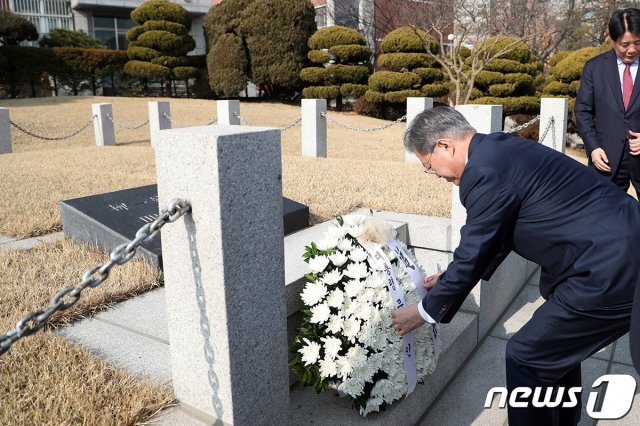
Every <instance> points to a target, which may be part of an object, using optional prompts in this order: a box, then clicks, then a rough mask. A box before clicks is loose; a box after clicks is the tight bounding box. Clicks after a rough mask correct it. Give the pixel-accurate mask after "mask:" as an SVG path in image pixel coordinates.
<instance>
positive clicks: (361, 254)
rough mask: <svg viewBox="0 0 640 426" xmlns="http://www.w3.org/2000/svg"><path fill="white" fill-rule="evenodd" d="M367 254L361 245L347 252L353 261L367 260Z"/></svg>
mask: <svg viewBox="0 0 640 426" xmlns="http://www.w3.org/2000/svg"><path fill="white" fill-rule="evenodd" d="M367 256H369V255H368V254H367V252H366V250H365V249H363V248H362V247H357V248H355V249H354V250H352V251H351V253H349V258H350V259H351V260H353V261H354V262H364V261H365V260H367Z"/></svg>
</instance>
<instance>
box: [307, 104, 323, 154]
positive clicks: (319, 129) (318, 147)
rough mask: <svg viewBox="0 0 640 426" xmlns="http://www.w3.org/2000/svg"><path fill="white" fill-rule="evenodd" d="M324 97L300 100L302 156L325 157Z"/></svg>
mask: <svg viewBox="0 0 640 426" xmlns="http://www.w3.org/2000/svg"><path fill="white" fill-rule="evenodd" d="M322 114H325V115H326V114H327V100H326V99H303V100H302V156H303V157H325V158H326V157H327V118H326V117H323V116H322Z"/></svg>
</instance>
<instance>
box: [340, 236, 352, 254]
mask: <svg viewBox="0 0 640 426" xmlns="http://www.w3.org/2000/svg"><path fill="white" fill-rule="evenodd" d="M338 249H340V250H342V251H343V252H347V251H351V250H353V243H352V242H351V240H350V239H349V238H344V239H342V240H340V241H338Z"/></svg>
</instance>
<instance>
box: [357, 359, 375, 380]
mask: <svg viewBox="0 0 640 426" xmlns="http://www.w3.org/2000/svg"><path fill="white" fill-rule="evenodd" d="M377 371H378V369H377V368H373V367H372V366H371V365H369V363H368V362H365V363H363V364H362V365H358V366H355V365H354V367H353V372H352V373H351V377H353V378H358V379H360V380H362V381H364V382H370V381H371V379H373V375H374V374H376V372H377Z"/></svg>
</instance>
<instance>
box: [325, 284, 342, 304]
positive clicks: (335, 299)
mask: <svg viewBox="0 0 640 426" xmlns="http://www.w3.org/2000/svg"><path fill="white" fill-rule="evenodd" d="M343 301H344V293H343V291H342V290H340V289H339V288H336V289H334V290H332V291H331V293H329V296H328V297H327V305H329V306H330V307H331V308H339V307H341V306H342V302H343Z"/></svg>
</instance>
